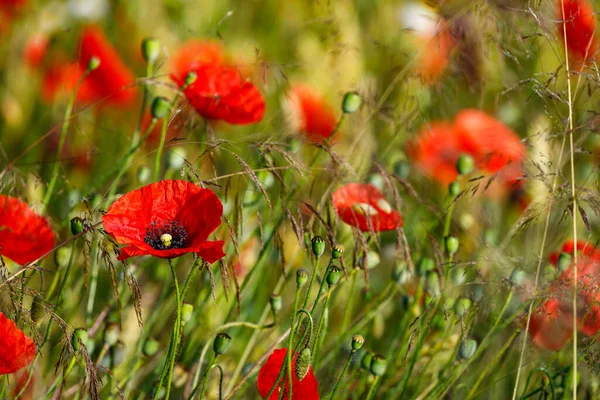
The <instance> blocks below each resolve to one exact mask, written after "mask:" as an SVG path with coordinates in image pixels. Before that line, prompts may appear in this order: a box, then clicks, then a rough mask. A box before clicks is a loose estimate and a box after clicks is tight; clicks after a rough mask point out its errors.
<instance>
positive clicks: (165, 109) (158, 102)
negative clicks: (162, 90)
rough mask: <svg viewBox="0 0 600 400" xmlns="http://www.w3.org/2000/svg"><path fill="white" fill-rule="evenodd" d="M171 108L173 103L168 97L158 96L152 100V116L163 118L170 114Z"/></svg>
mask: <svg viewBox="0 0 600 400" xmlns="http://www.w3.org/2000/svg"><path fill="white" fill-rule="evenodd" d="M170 110H171V104H170V103H169V100H168V99H167V98H166V97H162V96H157V97H155V98H154V100H152V105H151V106H150V111H151V112H152V118H155V119H163V118H165V117H166V116H167V115H169V111H170Z"/></svg>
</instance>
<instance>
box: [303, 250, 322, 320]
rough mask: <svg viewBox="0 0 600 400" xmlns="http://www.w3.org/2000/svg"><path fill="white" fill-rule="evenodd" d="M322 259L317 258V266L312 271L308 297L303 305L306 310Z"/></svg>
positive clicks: (306, 296) (307, 292) (307, 290)
mask: <svg viewBox="0 0 600 400" xmlns="http://www.w3.org/2000/svg"><path fill="white" fill-rule="evenodd" d="M320 259H321V256H316V257H315V265H314V267H313V270H312V275H311V277H310V282H309V283H308V288H307V289H306V295H305V296H304V303H302V308H306V306H307V305H308V297H309V296H310V289H312V286H313V284H314V283H315V277H316V276H317V271H318V270H319V260H320Z"/></svg>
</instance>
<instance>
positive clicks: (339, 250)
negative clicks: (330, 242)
mask: <svg viewBox="0 0 600 400" xmlns="http://www.w3.org/2000/svg"><path fill="white" fill-rule="evenodd" d="M342 254H344V245H342V244H337V245H335V246H333V249H332V250H331V258H333V259H334V260H335V259H337V258H340V257H341V256H342Z"/></svg>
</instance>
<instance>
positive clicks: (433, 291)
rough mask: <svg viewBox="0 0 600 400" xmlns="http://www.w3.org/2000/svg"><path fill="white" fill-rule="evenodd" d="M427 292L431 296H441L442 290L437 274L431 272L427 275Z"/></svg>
mask: <svg viewBox="0 0 600 400" xmlns="http://www.w3.org/2000/svg"><path fill="white" fill-rule="evenodd" d="M425 290H426V291H427V293H428V294H430V295H431V296H439V295H440V294H441V293H442V290H441V289H440V277H439V276H438V274H437V273H436V272H434V271H429V273H427V278H426V279H425Z"/></svg>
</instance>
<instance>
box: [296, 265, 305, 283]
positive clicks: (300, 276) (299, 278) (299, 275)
mask: <svg viewBox="0 0 600 400" xmlns="http://www.w3.org/2000/svg"><path fill="white" fill-rule="evenodd" d="M306 282H308V270H307V269H306V268H300V269H299V270H297V271H296V285H297V286H298V287H302V286H304V285H305V284H306Z"/></svg>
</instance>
